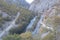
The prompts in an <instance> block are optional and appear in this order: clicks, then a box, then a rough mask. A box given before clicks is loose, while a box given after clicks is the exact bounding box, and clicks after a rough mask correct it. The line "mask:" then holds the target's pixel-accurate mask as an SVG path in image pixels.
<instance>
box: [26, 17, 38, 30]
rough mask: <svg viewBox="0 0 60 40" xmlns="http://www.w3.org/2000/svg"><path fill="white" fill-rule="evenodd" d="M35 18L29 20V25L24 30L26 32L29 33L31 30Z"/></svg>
mask: <svg viewBox="0 0 60 40" xmlns="http://www.w3.org/2000/svg"><path fill="white" fill-rule="evenodd" d="M36 18H37V16H35V17H34V18H33V19H32V20H31V22H30V23H29V25H28V26H27V28H26V31H30V30H29V29H31V28H32V26H33V24H34V22H35V21H36Z"/></svg>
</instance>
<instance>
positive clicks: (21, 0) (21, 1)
mask: <svg viewBox="0 0 60 40" xmlns="http://www.w3.org/2000/svg"><path fill="white" fill-rule="evenodd" d="M5 1H6V2H7V3H8V4H15V5H16V6H22V7H25V8H29V6H30V4H28V3H27V2H26V1H25V0H5Z"/></svg>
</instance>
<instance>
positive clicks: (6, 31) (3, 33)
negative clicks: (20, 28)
mask: <svg viewBox="0 0 60 40" xmlns="http://www.w3.org/2000/svg"><path fill="white" fill-rule="evenodd" d="M19 16H20V13H19V12H18V14H17V16H16V18H15V19H14V20H13V21H12V22H11V25H10V26H8V27H7V28H6V29H5V30H4V31H3V32H2V33H1V34H0V38H2V37H3V36H4V35H5V34H6V33H8V31H9V30H10V29H11V28H12V27H13V26H14V25H15V22H16V20H17V19H18V17H19Z"/></svg>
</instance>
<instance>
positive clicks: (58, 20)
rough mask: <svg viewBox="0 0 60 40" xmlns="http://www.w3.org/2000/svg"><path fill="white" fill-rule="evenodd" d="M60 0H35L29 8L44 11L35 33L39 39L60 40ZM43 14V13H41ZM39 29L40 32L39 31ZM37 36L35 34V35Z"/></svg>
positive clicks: (38, 11) (39, 11)
mask: <svg viewBox="0 0 60 40" xmlns="http://www.w3.org/2000/svg"><path fill="white" fill-rule="evenodd" d="M59 2H60V0H35V1H34V2H33V3H32V5H31V6H30V8H29V10H32V11H35V12H37V13H39V14H40V13H42V16H43V19H42V21H41V18H42V17H41V16H40V17H41V18H40V20H39V21H38V22H37V23H38V24H37V25H38V26H36V28H37V29H36V28H35V29H36V31H35V30H34V31H35V32H34V34H35V33H36V34H35V35H37V37H38V36H39V37H38V38H39V39H38V40H60V3H59ZM40 15H41V14H40ZM37 16H38V15H37ZM37 31H38V32H37ZM34 38H35V36H34Z"/></svg>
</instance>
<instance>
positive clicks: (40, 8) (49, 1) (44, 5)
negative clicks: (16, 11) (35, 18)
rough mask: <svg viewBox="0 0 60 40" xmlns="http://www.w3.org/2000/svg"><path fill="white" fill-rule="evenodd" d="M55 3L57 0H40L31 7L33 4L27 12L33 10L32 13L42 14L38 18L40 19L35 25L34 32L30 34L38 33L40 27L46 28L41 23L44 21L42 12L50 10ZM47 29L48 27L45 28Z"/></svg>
mask: <svg viewBox="0 0 60 40" xmlns="http://www.w3.org/2000/svg"><path fill="white" fill-rule="evenodd" d="M37 1H38V0H37ZM56 3H57V0H40V2H38V4H35V5H33V4H34V3H33V4H32V5H31V7H30V9H29V10H33V11H36V12H39V13H41V12H42V13H43V15H41V16H40V17H41V18H40V20H39V22H38V23H37V26H36V28H35V30H34V31H33V32H32V34H36V33H38V32H39V29H40V26H41V25H44V26H46V25H45V24H42V21H43V19H44V11H45V10H47V9H50V8H52V7H53V6H54V5H55V4H56ZM32 6H33V7H32ZM34 7H35V8H34ZM47 28H49V27H47ZM51 29H52V28H51Z"/></svg>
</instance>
